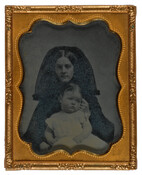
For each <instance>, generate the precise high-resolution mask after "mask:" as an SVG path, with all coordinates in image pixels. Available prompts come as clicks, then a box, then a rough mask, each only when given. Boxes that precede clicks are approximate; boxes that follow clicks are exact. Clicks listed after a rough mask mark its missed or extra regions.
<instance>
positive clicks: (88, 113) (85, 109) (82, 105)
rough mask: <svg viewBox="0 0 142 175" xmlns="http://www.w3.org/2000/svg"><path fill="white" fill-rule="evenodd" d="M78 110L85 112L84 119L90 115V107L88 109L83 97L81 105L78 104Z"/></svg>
mask: <svg viewBox="0 0 142 175" xmlns="http://www.w3.org/2000/svg"><path fill="white" fill-rule="evenodd" d="M80 110H82V111H83V112H84V113H85V117H86V119H88V118H89V117H90V115H91V113H90V109H89V104H88V102H87V101H86V100H85V99H82V102H81V105H80Z"/></svg>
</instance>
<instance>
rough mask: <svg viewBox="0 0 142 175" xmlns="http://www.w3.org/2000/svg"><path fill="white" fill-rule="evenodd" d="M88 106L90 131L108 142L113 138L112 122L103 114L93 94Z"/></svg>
mask: <svg viewBox="0 0 142 175" xmlns="http://www.w3.org/2000/svg"><path fill="white" fill-rule="evenodd" d="M89 106H90V108H91V116H90V118H89V120H90V123H91V125H92V133H93V134H94V135H96V136H98V137H99V138H101V139H102V140H104V141H106V142H108V143H110V142H112V141H113V138H114V124H113V123H112V122H111V121H109V120H108V119H107V118H106V117H105V116H104V114H103V113H102V110H101V107H100V105H99V103H98V100H97V98H96V97H95V96H94V98H93V101H92V100H91V103H90V104H89Z"/></svg>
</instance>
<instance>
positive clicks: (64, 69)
mask: <svg viewBox="0 0 142 175" xmlns="http://www.w3.org/2000/svg"><path fill="white" fill-rule="evenodd" d="M55 72H56V74H57V76H58V78H59V80H60V81H62V82H69V81H70V80H71V79H72V77H73V73H74V67H73V64H72V63H71V62H70V60H69V59H68V58H67V57H61V58H59V59H58V60H57V62H56V65H55Z"/></svg>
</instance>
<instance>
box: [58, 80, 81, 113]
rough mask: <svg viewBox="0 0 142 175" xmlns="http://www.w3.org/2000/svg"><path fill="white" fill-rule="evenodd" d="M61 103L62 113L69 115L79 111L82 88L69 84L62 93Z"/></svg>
mask: <svg viewBox="0 0 142 175" xmlns="http://www.w3.org/2000/svg"><path fill="white" fill-rule="evenodd" d="M59 101H60V103H61V109H62V111H64V112H67V113H73V112H76V111H78V110H79V108H80V105H81V102H82V95H81V90H80V87H79V86H78V85H76V84H73V83H70V84H68V85H67V86H66V87H65V88H64V90H63V92H62V93H61V95H60V98H59Z"/></svg>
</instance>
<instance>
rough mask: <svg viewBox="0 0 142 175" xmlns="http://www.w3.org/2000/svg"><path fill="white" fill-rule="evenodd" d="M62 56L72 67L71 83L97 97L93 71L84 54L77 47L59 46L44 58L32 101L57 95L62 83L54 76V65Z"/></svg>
mask: <svg viewBox="0 0 142 175" xmlns="http://www.w3.org/2000/svg"><path fill="white" fill-rule="evenodd" d="M63 54H64V57H66V58H68V59H69V60H70V62H71V63H72V64H73V66H74V75H73V79H72V80H71V81H72V82H74V83H77V84H78V85H79V86H80V87H81V89H82V88H83V91H84V93H88V92H89V94H91V95H99V91H98V90H97V87H96V82H95V77H94V73H93V69H92V67H91V65H90V63H89V61H88V59H87V58H86V56H85V55H84V53H83V52H82V51H81V50H80V49H79V48H77V47H68V46H60V47H54V48H52V49H50V50H49V51H48V52H47V54H46V56H45V57H44V60H43V62H42V64H41V67H40V71H39V73H38V77H37V81H36V85H35V94H34V95H33V98H34V100H39V101H40V100H44V99H46V98H47V97H49V96H50V97H51V96H56V93H58V92H57V91H58V90H59V89H60V86H62V85H63V82H62V83H61V82H60V81H59V79H58V77H57V75H56V72H55V64H56V61H57V60H58V59H59V58H61V57H62V56H63ZM57 84H58V86H59V87H57Z"/></svg>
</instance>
